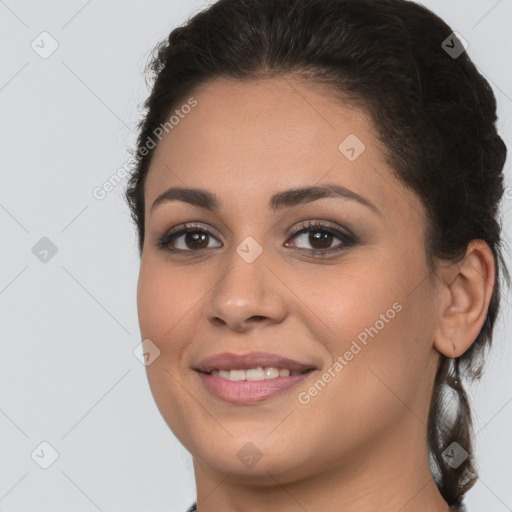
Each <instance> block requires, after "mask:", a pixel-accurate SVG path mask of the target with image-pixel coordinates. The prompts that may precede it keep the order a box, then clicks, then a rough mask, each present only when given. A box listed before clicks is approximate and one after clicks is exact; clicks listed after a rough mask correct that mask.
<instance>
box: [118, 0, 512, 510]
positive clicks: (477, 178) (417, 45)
mask: <svg viewBox="0 0 512 512" xmlns="http://www.w3.org/2000/svg"><path fill="white" fill-rule="evenodd" d="M157 50H158V51H157V53H156V56H155V57H154V60H153V62H152V67H151V69H152V71H153V74H154V79H155V81H154V85H153V89H152V92H151V94H150V96H149V98H148V99H147V102H146V104H145V107H146V112H145V117H144V119H143V120H142V122H141V124H140V136H139V139H138V146H137V165H136V168H135V169H134V171H133V174H132V176H131V179H130V183H129V186H128V189H127V191H126V197H127V200H128V202H129V205H130V208H131V211H132V215H133V219H134V221H135V223H136V226H137V229H138V235H139V249H140V254H141V267H140V275H139V287H138V297H137V300H138V311H139V322H140V328H141V334H142V338H143V339H144V340H145V341H144V343H146V345H147V347H148V352H149V353H150V354H154V356H151V358H152V361H150V364H148V365H147V374H148V379H149V383H150V386H151V390H152V393H153V396H154V398H155V401H156V404H157V405H158V407H159V410H160V411H161V414H162V416H163V418H164V419H165V421H166V422H167V424H168V425H169V427H170V429H171V430H172V431H173V433H174V434H175V435H176V437H177V438H178V439H179V440H180V441H181V442H182V443H183V445H184V446H185V447H186V448H187V450H189V451H190V453H191V454H192V456H193V460H194V472H195V478H196V486H197V502H196V503H194V505H193V506H192V507H191V508H190V510H198V511H199V512H219V511H222V512H234V511H239V510H244V511H245V512H253V511H261V510H270V511H276V512H277V511H286V512H288V511H289V512H292V511H294V512H295V511H309V512H317V511H325V510H327V511H332V512H334V511H343V512H361V511H365V512H367V511H376V510H378V511H379V512H397V511H400V512H413V511H421V512H441V511H443V512H444V511H447V510H464V505H463V498H464V495H465V493H466V492H467V491H468V489H470V488H471V486H472V485H473V484H474V483H475V481H476V479H477V473H476V470H475V460H474V454H473V446H472V424H471V414H470V408H469V404H468V398H467V395H466V392H465V389H464V384H465V382H466V380H467V379H471V378H474V377H477V376H478V375H479V374H480V369H481V364H482V359H483V357H482V356H483V353H484V349H485V347H486V346H487V345H488V344H489V343H490V342H491V336H492V332H493V326H494V324H495V321H496V318H497V313H498V309H499V301H500V280H501V278H502V277H503V276H504V277H507V278H508V273H507V269H506V267H505V265H504V260H503V257H502V254H501V252H500V245H499V244H500V236H501V233H500V222H499V218H498V216H497V212H498V206H499V203H500V200H501V197H502V194H503V191H504V186H503V173H502V170H503V164H504V161H505V156H506V147H505V145H504V143H503V141H502V139H501V138H500V136H499V135H498V134H497V131H496V102H495V97H494V95H493V92H492V90H491V88H490V86H489V84H488V83H487V82H486V80H485V79H484V78H483V77H482V76H481V74H479V72H478V71H477V70H476V68H475V66H474V65H473V63H472V61H471V60H470V59H469V57H468V55H467V53H466V52H465V47H464V42H463V41H461V40H460V39H459V38H458V37H457V36H456V34H454V33H453V31H452V29H451V28H450V27H449V26H448V25H446V23H444V22H443V21H442V20H441V19H439V18H438V17H437V16H436V15H434V14H433V13H432V12H430V11H429V10H428V9H426V8H425V7H422V6H420V5H418V4H416V3H413V2H410V1H406V0H220V1H218V2H216V3H214V4H213V5H211V6H210V7H209V8H207V9H206V10H204V11H203V12H200V13H199V14H197V15H195V16H194V17H193V18H192V19H191V20H189V21H188V22H187V23H186V24H185V25H183V26H182V27H179V28H176V29H175V30H173V31H172V32H171V34H170V35H169V38H168V39H167V40H165V41H164V42H162V43H161V44H160V45H159V46H158V48H157ZM471 512H477V511H471Z"/></svg>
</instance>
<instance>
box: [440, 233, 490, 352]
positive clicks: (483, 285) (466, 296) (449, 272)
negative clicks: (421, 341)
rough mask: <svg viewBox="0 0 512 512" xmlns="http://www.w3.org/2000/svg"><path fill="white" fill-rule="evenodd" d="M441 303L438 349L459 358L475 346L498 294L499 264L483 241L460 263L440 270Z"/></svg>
mask: <svg viewBox="0 0 512 512" xmlns="http://www.w3.org/2000/svg"><path fill="white" fill-rule="evenodd" d="M437 274H438V276H439V277H440V280H441V289H442V292H441V298H442V299H441V300H440V303H439V307H440V311H439V326H438V328H437V329H436V332H435V335H434V347H435V348H436V349H437V350H438V351H439V352H441V353H442V354H444V355H445V356H447V357H452V358H455V357H459V356H460V355H462V354H463V353H464V352H466V350H467V349H468V348H469V347H470V346H471V345H472V344H473V342H474V341H475V339H476V337H477V336H478V333H479V332H480V329H481V328H482V325H483V324H484V322H485V318H486V316H487V309H488V307H489V302H490V300H491V296H492V292H493V290H494V279H495V262H494V256H493V254H492V251H491V249H490V247H489V246H488V245H487V243H486V242H485V241H483V240H472V241H471V242H470V243H469V244H468V248H467V250H466V255H465V256H464V259H463V260H462V261H459V262H458V263H450V264H449V265H448V266H443V267H440V268H439V270H438V272H437Z"/></svg>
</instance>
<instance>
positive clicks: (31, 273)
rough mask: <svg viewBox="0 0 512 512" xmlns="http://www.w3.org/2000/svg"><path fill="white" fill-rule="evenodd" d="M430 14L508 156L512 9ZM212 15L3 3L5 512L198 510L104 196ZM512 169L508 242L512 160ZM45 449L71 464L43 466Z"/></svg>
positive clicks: (497, 349) (510, 416)
mask: <svg viewBox="0 0 512 512" xmlns="http://www.w3.org/2000/svg"><path fill="white" fill-rule="evenodd" d="M422 3H424V4H425V5H427V6H428V7H430V8H431V9H433V10H434V11H435V12H437V13H438V14H440V15H441V16H442V17H443V18H444V19H445V20H446V21H447V22H448V23H449V24H450V25H451V26H452V27H453V29H454V30H456V31H457V32H459V33H460V34H461V35H462V36H463V37H464V39H466V40H467V42H468V43H469V47H468V50H467V51H468V52H469V54H470V56H471V57H472V58H473V59H474V61H475V63H476V64H477V66H478V67H479V69H480V70H481V71H482V72H483V73H484V74H485V75H486V77H487V78H488V79H489V80H490V83H491V84H492V86H493V88H494V91H495V93H496V96H497V100H498V107H499V127H500V130H501V134H502V137H503V138H504V139H505V140H506V142H507V144H508V145H509V147H511V148H512V146H511V145H510V141H511V140H512V138H511V133H512V127H511V120H512V73H511V70H510V55H511V54H512V40H511V37H510V35H509V31H510V28H511V26H512V2H511V1H510V0H500V1H496V0H493V1H482V0H479V1H475V0H473V1H467V0H464V1H462V0H458V1H454V0H450V1H441V0H436V1H434V0H428V1H424V2H422ZM205 5H207V3H206V2H204V1H199V0H197V1H191V0H186V1H185V0H166V1H163V0H159V1H156V0H153V1H149V2H135V1H123V2H122V1H119V0H117V1H108V2H107V1H105V0H103V1H102V0H89V1H86V0H72V1H70V0H67V1H53V2H40V1H39V2H38V1H35V0H32V1H23V0H5V1H3V0H0V44H1V47H0V48H1V51H0V56H1V66H0V119H1V122H0V140H1V141H2V145H1V151H0V169H1V171H0V176H1V181H0V240H1V242H0V243H1V248H2V251H1V254H2V257H1V265H0V322H1V333H2V337H1V357H0V511H3V512H18V511H31V510H36V509H37V510H38V511H50V510H51V511H52V512H59V511H69V510H73V511H75V512H78V511H84V512H93V511H95V510H100V511H104V512H107V511H121V510H123V511H124V512H130V511H139V512H140V511H147V512H149V511H164V510H165V511H169V512H170V511H184V510H185V509H186V508H187V507H188V506H189V505H190V504H191V503H192V501H194V499H195V486H194V476H193V472H192V465H191V458H190V456H189V454H188V453H187V452H186V451H185V449H184V448H183V447H181V446H180V445H179V443H178V442H177V441H176V439H175V438H174V437H173V435H172V434H171V433H170V431H169V429H168V427H167V425H166V424H165V423H164V421H163V419H162V418H161V417H160V414H159V412H158V410H157V408H156V406H155V404H154V402H153V398H152V396H151V394H150V390H149V386H148V384H147V380H146V374H145V368H144V366H143V365H142V364H141V363H140V362H139V360H138V359H137V358H136V357H135V356H134V354H133V350H134V348H135V347H136V346H137V345H138V344H139V342H140V338H139V330H138V324H137V312H136V305H135V292H136V282H137V273H138V264H139V260H138V254H137V250H136V238H135V231H134V228H133V227H132V224H131V222H130V219H129V214H128V210H127V207H126V206H125V204H124V202H123V200H122V197H121V195H122V191H123V186H124V184H125V181H123V182H122V183H121V184H120V185H119V186H117V187H116V188H115V189H114V190H112V191H111V192H109V193H108V194H107V196H106V197H105V198H104V199H102V200H98V199H96V198H95V197H94V196H93V190H94V189H95V187H98V186H101V185H102V184H103V183H104V182H105V181H106V180H108V179H109V177H110V176H112V174H114V173H116V171H117V170H118V169H120V168H122V167H123V166H124V165H126V163H127V161H128V160H129V158H130V155H129V153H128V148H129V147H131V146H132V145H133V144H134V142H135V127H136V123H137V121H138V120H139V115H140V114H139V111H138V108H137V107H138V105H139V104H140V103H141V102H142V101H143V100H144V99H145V98H146V96H147V93H148V91H147V88H146V84H145V81H144V78H143V76H142V70H143V66H144V64H145V62H146V59H147V57H148V55H149V52H150V50H151V49H152V48H153V46H154V45H155V44H156V43H157V42H158V41H160V40H161V39H163V38H164V37H166V36H167V35H168V33H169V31H170V29H171V28H172V27H173V26H175V25H177V24H180V23H182V22H183V21H185V19H186V18H187V17H188V16H189V15H190V14H192V13H194V12H196V11H197V10H199V9H200V8H202V7H203V6H205ZM43 31H47V32H48V33H49V34H50V36H40V34H41V32H43ZM41 39H43V42H41ZM33 41H35V43H34V45H38V46H36V48H37V51H38V52H39V53H37V52H36V50H35V49H33V48H32V46H31V45H32V43H33ZM54 41H56V43H55V42H54ZM52 44H54V45H55V44H58V48H57V50H56V51H55V52H54V53H53V54H52V55H50V56H48V57H47V58H42V57H41V53H43V55H44V52H48V51H49V50H51V45H52ZM506 172H507V184H508V186H509V188H508V189H507V197H506V198H505V200H504V202H503V218H504V225H505V230H506V234H507V236H508V238H510V234H511V221H510V218H511V213H512V212H511V210H512V188H511V186H512V179H511V166H510V159H509V160H508V161H507V167H506ZM43 237H47V238H48V239H49V240H51V243H52V244H53V246H54V247H55V248H56V249H57V253H56V254H55V255H53V256H52V252H51V248H49V247H48V245H47V244H48V242H47V241H42V242H40V240H41V238H43ZM38 243H39V244H42V245H36V244H38ZM45 244H46V245H45ZM34 246H36V249H34V251H33V247H34ZM45 249H46V250H48V251H49V252H48V253H47V254H46V253H44V250H45ZM506 250H507V251H508V253H510V249H509V247H508V246H507V247H506ZM41 251H42V252H41ZM34 252H35V253H36V254H34ZM44 257H46V261H45V262H44V261H41V260H40V258H44ZM511 303H512V299H511V298H510V295H509V293H508V290H505V291H504V295H503V316H502V317H501V319H500V322H499V325H498V329H497V332H496V338H495V342H494V346H493V350H492V353H491V356H490V358H489V360H488V365H487V373H486V374H485V376H484V378H483V380H482V381H481V383H480V385H478V386H476V387H474V388H471V390H470V394H471V399H472V403H473V409H474V415H475V425H476V431H477V432H478V435H477V453H478V458H479V460H480V468H481V479H480V481H479V483H477V484H476V486H475V487H474V489H473V490H471V491H470V493H469V496H468V500H467V503H468V504H469V508H470V512H479V511H483V510H485V511H490V512H504V511H509V510H512V489H511V486H510V477H511V473H512V471H511V466H510V459H511V456H512V442H511V441H510V431H511V428H510V427H511V424H512V403H511V401H512V386H511V382H512V377H511V376H510V368H511V367H512V366H511V353H512V350H511V347H510V340H509V338H510V335H509V333H510V320H511V310H512V307H511V305H510V304H511ZM505 333H507V334H508V336H507V337H506V336H505ZM42 442H47V443H49V444H50V445H51V446H52V447H53V448H54V449H55V450H56V451H57V452H58V458H57V459H56V460H55V461H54V462H53V464H51V465H50V466H49V467H48V468H47V469H43V468H42V467H40V465H45V464H49V463H50V462H52V458H51V457H52V451H51V448H49V447H48V446H47V445H41V443H42Z"/></svg>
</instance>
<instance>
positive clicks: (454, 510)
mask: <svg viewBox="0 0 512 512" xmlns="http://www.w3.org/2000/svg"><path fill="white" fill-rule="evenodd" d="M196 504H197V502H196V503H194V504H193V505H192V506H191V507H190V508H189V509H188V510H187V512H197V508H196ZM450 511H451V512H468V510H467V509H466V507H465V506H464V504H461V505H452V506H451V507H450Z"/></svg>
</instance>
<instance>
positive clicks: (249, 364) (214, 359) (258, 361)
mask: <svg viewBox="0 0 512 512" xmlns="http://www.w3.org/2000/svg"><path fill="white" fill-rule="evenodd" d="M259 366H261V367H273V368H280V369H285V368H286V369H288V370H290V372H300V373H302V372H305V371H307V370H312V369H314V366H313V365H311V364H307V363H300V362H299V361H295V360H293V359H289V358H287V357H283V356H280V355H277V354H271V353H267V352H251V353H249V354H233V353H231V352H223V353H221V354H216V355H213V356H210V357H207V358H206V359H203V360H202V361H201V362H200V363H199V364H198V365H197V366H196V367H195V368H194V369H195V370H198V371H200V372H204V373H210V372H211V371H213V370H248V369H250V368H257V367H259Z"/></svg>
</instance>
